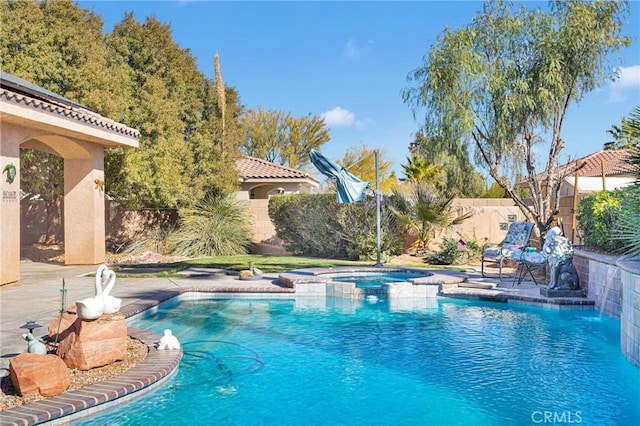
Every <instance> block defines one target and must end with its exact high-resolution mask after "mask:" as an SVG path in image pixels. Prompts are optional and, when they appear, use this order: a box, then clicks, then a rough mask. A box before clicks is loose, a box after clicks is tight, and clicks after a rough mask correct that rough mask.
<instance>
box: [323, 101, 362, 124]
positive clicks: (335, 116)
mask: <svg viewBox="0 0 640 426" xmlns="http://www.w3.org/2000/svg"><path fill="white" fill-rule="evenodd" d="M320 117H322V118H323V119H324V122H325V123H327V126H329V127H351V126H352V125H353V123H355V121H356V116H355V114H354V113H352V112H351V111H349V110H346V109H344V108H341V107H339V106H337V107H335V108H334V109H332V110H330V111H325V112H323V113H322V114H320Z"/></svg>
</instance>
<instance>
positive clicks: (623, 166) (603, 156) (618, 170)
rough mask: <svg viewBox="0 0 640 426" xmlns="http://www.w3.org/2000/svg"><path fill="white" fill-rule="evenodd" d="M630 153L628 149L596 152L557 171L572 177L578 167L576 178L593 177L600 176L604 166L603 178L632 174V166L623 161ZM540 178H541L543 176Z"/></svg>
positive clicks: (559, 167) (564, 165) (562, 166)
mask: <svg viewBox="0 0 640 426" xmlns="http://www.w3.org/2000/svg"><path fill="white" fill-rule="evenodd" d="M630 153H631V150H629V149H620V150H617V151H598V152H594V153H593V154H589V155H587V156H585V157H582V158H578V159H576V160H573V161H570V162H568V163H566V164H563V165H561V166H558V171H559V172H560V174H561V175H571V176H574V175H575V171H574V170H575V168H576V167H579V168H580V169H579V170H577V172H578V177H595V176H602V167H603V165H604V175H605V176H616V175H626V174H632V173H633V168H632V166H631V165H630V164H629V163H627V162H625V161H624V159H625V158H626V157H628V156H629V154H630ZM541 176H542V177H543V176H544V174H543V175H541Z"/></svg>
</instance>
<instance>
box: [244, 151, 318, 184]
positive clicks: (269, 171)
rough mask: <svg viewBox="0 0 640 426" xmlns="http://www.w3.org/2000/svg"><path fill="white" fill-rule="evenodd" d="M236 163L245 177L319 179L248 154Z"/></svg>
mask: <svg viewBox="0 0 640 426" xmlns="http://www.w3.org/2000/svg"><path fill="white" fill-rule="evenodd" d="M236 165H237V169H238V172H239V173H240V177H241V178H243V179H311V180H313V181H316V182H317V179H316V178H314V177H313V176H311V175H310V174H309V173H307V172H303V171H301V170H296V169H292V168H290V167H285V166H281V165H279V164H274V163H271V162H269V161H266V160H262V159H260V158H256V157H250V156H248V155H245V156H243V157H242V158H240V159H239V160H238V161H237V163H236Z"/></svg>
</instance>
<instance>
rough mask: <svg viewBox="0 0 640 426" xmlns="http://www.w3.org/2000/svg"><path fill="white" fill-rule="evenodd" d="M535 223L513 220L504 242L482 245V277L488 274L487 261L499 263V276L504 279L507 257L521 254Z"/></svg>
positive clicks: (529, 238) (527, 244)
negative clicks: (485, 267)
mask: <svg viewBox="0 0 640 426" xmlns="http://www.w3.org/2000/svg"><path fill="white" fill-rule="evenodd" d="M532 231H533V223H531V222H524V221H523V222H511V225H509V230H507V235H505V237H504V241H502V244H500V245H497V244H485V245H484V246H482V258H481V260H480V273H481V274H482V277H483V278H484V277H486V276H487V275H486V274H485V272H484V263H485V262H487V261H490V262H495V263H497V264H498V277H499V278H500V281H502V264H503V262H504V260H505V259H510V258H511V257H512V255H514V254H516V257H519V255H520V254H522V252H523V251H524V250H525V248H526V247H528V246H529V242H530V240H531V232H532Z"/></svg>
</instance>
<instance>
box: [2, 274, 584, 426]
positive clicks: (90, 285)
mask: <svg viewBox="0 0 640 426" xmlns="http://www.w3.org/2000/svg"><path fill="white" fill-rule="evenodd" d="M95 269H96V267H94V266H60V265H54V264H46V263H37V262H23V263H22V264H21V279H20V281H18V282H16V283H12V284H7V285H4V286H1V287H0V355H1V358H0V369H1V372H0V376H6V375H8V374H9V370H8V369H9V361H10V359H11V358H13V357H14V356H16V355H18V354H20V353H21V352H25V351H26V342H25V341H24V340H23V339H22V336H21V335H22V333H23V332H24V331H25V330H22V329H20V326H21V325H22V324H24V323H26V322H27V321H30V320H33V321H36V322H37V323H38V324H40V325H42V326H43V328H41V329H36V330H35V331H34V334H35V335H37V336H43V335H44V334H45V333H46V327H47V325H48V324H49V322H51V320H52V319H53V318H54V317H55V316H56V315H57V314H58V313H59V311H60V307H61V291H60V290H61V285H62V279H63V278H64V280H65V288H66V302H65V307H68V306H70V305H73V303H74V302H75V301H76V300H81V299H83V298H86V297H91V296H93V295H94V294H93V293H94V279H93V278H92V277H88V276H86V275H87V274H90V273H93V272H95ZM336 269H338V268H336ZM136 271H137V272H140V273H141V272H142V271H143V270H140V269H136V270H130V271H123V272H127V273H135V272H136ZM146 272H151V271H150V270H149V269H146ZM442 275H443V277H447V276H452V275H453V276H456V279H454V280H452V282H448V281H444V280H443V284H442V285H441V292H440V294H441V295H442V296H446V297H456V298H467V299H477V300H492V301H496V302H505V303H524V304H531V305H537V306H542V307H547V308H552V309H593V306H594V302H593V301H592V300H588V299H584V298H547V297H544V296H542V295H540V291H539V289H540V286H537V285H536V284H534V283H533V282H530V281H523V282H522V283H521V284H520V285H518V286H515V287H512V282H511V279H509V280H508V281H504V282H498V280H497V279H493V278H482V277H481V276H480V274H479V273H477V272H468V273H467V274H466V275H467V279H466V281H465V280H460V279H458V277H459V276H460V275H459V274H457V275H456V274H451V273H443V274H442ZM454 281H455V282H454ZM185 293H208V295H209V296H213V297H265V298H266V297H269V298H292V297H295V290H294V289H292V288H289V287H287V286H285V285H283V284H281V283H280V281H279V277H278V274H265V275H264V276H263V277H262V279H256V280H239V279H238V277H237V276H234V275H228V274H226V273H225V271H222V270H215V269H205V268H193V269H190V270H187V271H184V277H180V278H145V277H142V276H141V277H139V278H118V279H117V282H116V286H115V288H114V293H113V295H114V296H116V297H119V298H121V299H122V306H123V307H122V309H121V312H122V313H123V314H124V315H125V317H127V318H131V317H134V316H135V315H137V314H139V313H141V312H144V311H145V310H147V309H149V308H151V307H153V306H156V305H158V304H159V303H161V302H162V301H165V300H168V299H171V298H173V297H175V296H178V295H180V294H185ZM129 334H130V335H132V336H133V337H136V338H139V339H140V340H142V341H143V342H144V343H145V344H147V346H149V348H150V351H149V355H148V356H147V358H146V359H145V360H144V361H143V362H141V363H140V364H138V365H137V366H135V367H133V368H132V369H130V370H129V371H128V372H127V373H125V374H124V375H122V376H119V377H115V378H113V379H110V380H107V381H105V382H102V383H99V384H95V385H90V386H87V387H84V388H82V389H78V390H75V391H68V392H65V393H63V394H61V395H58V396H55V397H51V398H47V399H45V400H41V401H37V402H34V403H31V404H27V405H23V406H21V407H17V408H14V409H10V410H5V411H0V425H2V426H9V425H29V424H38V423H46V422H50V423H52V424H55V423H56V420H55V419H59V420H60V421H61V422H68V421H69V419H70V418H71V417H73V414H74V413H79V412H81V411H82V412H83V413H82V415H85V414H88V413H90V412H95V410H100V409H105V408H109V407H111V406H113V405H114V404H118V403H122V402H126V400H128V399H129V398H131V397H134V396H137V395H136V394H141V393H143V391H145V390H148V389H150V388H153V386H154V385H161V384H162V383H163V382H164V380H166V379H168V378H170V377H171V376H172V375H173V373H175V371H176V369H177V367H178V365H179V362H180V359H181V356H182V352H181V351H157V350H155V348H154V347H153V343H154V342H155V341H157V340H158V339H159V338H160V336H159V335H157V334H155V333H151V332H148V331H143V330H137V329H134V328H133V327H129ZM140 391H141V392H140ZM92 407H95V408H93V411H91V410H92ZM84 410H86V411H84ZM69 416H71V417H69ZM61 417H64V418H63V419H62V418H61Z"/></svg>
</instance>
